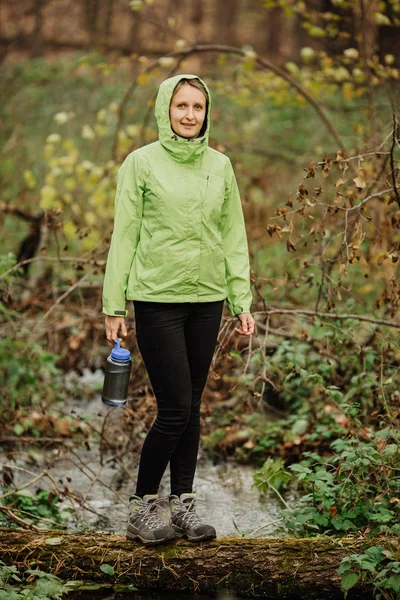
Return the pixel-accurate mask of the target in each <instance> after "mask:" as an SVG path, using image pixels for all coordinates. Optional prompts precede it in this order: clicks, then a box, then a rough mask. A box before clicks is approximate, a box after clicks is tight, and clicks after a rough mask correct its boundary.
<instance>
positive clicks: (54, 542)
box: [45, 537, 62, 546]
mask: <svg viewBox="0 0 400 600" xmlns="http://www.w3.org/2000/svg"><path fill="white" fill-rule="evenodd" d="M45 544H48V545H49V546H58V545H59V544H62V539H61V538H56V537H54V538H48V539H47V540H46V541H45Z"/></svg>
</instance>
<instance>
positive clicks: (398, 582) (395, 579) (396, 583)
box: [388, 575, 400, 592]
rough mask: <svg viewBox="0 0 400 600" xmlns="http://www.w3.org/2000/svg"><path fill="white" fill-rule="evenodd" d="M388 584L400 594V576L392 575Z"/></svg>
mask: <svg viewBox="0 0 400 600" xmlns="http://www.w3.org/2000/svg"><path fill="white" fill-rule="evenodd" d="M388 583H389V585H390V587H391V588H392V590H394V591H395V592H400V575H392V576H391V577H389V580H388Z"/></svg>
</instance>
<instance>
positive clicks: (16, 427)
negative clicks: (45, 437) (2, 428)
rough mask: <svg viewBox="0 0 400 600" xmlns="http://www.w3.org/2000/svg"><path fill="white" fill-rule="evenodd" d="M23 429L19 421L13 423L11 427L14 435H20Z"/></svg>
mask: <svg viewBox="0 0 400 600" xmlns="http://www.w3.org/2000/svg"><path fill="white" fill-rule="evenodd" d="M24 431H25V428H24V426H23V425H21V423H15V425H14V427H13V432H14V433H15V435H22V434H23V433H24Z"/></svg>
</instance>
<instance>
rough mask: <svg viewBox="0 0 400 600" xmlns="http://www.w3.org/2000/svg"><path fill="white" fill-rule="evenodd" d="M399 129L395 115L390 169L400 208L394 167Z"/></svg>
mask: <svg viewBox="0 0 400 600" xmlns="http://www.w3.org/2000/svg"><path fill="white" fill-rule="evenodd" d="M397 127H398V123H397V119H396V115H395V114H394V115H393V135H392V147H391V149H390V167H391V175H392V182H393V191H394V193H395V196H396V202H397V204H398V206H399V208H400V195H399V191H398V189H397V185H396V173H397V171H398V168H397V167H395V166H394V148H395V145H396V132H397Z"/></svg>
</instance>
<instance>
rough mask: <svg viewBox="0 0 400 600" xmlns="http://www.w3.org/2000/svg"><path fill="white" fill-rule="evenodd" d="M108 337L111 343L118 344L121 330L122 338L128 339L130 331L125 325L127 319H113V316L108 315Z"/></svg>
mask: <svg viewBox="0 0 400 600" xmlns="http://www.w3.org/2000/svg"><path fill="white" fill-rule="evenodd" d="M105 323H106V336H107V339H108V341H109V342H116V341H117V337H120V336H119V335H118V330H119V329H121V334H122V337H126V336H127V335H128V331H127V329H126V325H125V317H112V316H111V315H106V321H105Z"/></svg>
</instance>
